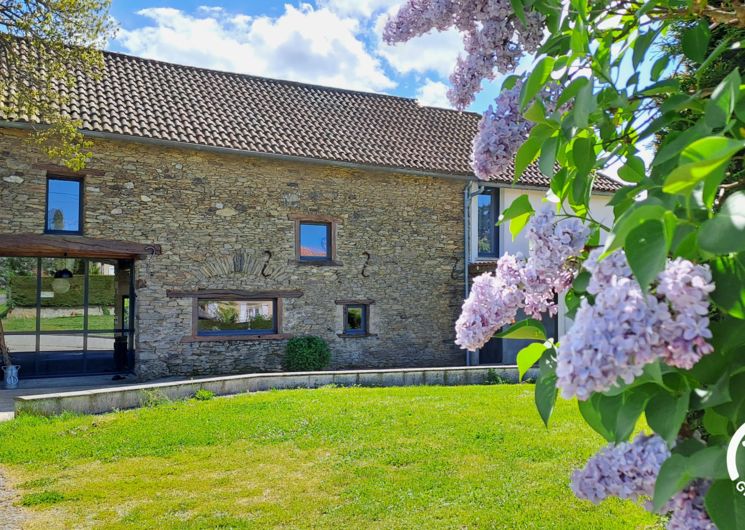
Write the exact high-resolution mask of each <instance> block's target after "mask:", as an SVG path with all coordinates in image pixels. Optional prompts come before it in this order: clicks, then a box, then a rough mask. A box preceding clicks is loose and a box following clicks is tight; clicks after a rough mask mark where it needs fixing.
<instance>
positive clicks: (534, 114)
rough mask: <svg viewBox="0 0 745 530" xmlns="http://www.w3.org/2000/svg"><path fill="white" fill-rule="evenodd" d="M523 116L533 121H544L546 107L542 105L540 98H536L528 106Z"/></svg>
mask: <svg viewBox="0 0 745 530" xmlns="http://www.w3.org/2000/svg"><path fill="white" fill-rule="evenodd" d="M523 116H524V117H525V118H526V119H528V120H530V121H532V122H534V123H542V122H545V121H546V107H544V106H543V103H541V100H540V99H536V100H535V101H533V104H532V105H531V106H530V107H528V110H526V111H525V112H524V113H523Z"/></svg>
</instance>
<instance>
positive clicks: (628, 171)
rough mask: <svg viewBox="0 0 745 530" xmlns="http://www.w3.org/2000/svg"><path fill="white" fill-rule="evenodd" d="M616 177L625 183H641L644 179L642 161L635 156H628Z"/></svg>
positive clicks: (644, 170) (644, 172)
mask: <svg viewBox="0 0 745 530" xmlns="http://www.w3.org/2000/svg"><path fill="white" fill-rule="evenodd" d="M618 176H619V177H621V178H622V179H623V180H625V181H626V182H634V183H636V182H641V181H642V180H644V178H645V177H646V169H645V168H644V161H643V160H642V159H641V158H639V157H638V156H636V155H631V156H629V157H628V158H627V159H626V163H625V164H624V165H623V166H621V167H620V169H619V170H618Z"/></svg>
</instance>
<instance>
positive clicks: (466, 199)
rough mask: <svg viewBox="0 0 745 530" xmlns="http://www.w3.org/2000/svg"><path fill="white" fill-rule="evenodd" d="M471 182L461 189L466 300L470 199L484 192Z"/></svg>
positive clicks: (469, 287) (465, 290) (467, 364)
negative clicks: (473, 186)
mask: <svg viewBox="0 0 745 530" xmlns="http://www.w3.org/2000/svg"><path fill="white" fill-rule="evenodd" d="M471 184H472V182H469V183H468V184H466V185H465V187H464V188H463V298H464V299H465V298H468V293H469V292H470V290H471V286H470V285H469V277H468V265H469V264H470V263H471V199H473V197H475V196H476V195H478V194H480V193H481V192H482V191H484V187H483V186H479V185H477V186H476V189H475V190H472V189H471V187H472V186H471ZM466 366H471V352H470V351H468V350H466Z"/></svg>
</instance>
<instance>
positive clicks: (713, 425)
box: [703, 409, 730, 436]
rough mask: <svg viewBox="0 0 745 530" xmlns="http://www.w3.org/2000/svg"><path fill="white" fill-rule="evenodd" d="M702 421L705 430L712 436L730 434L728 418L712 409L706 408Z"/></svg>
mask: <svg viewBox="0 0 745 530" xmlns="http://www.w3.org/2000/svg"><path fill="white" fill-rule="evenodd" d="M703 423H704V428H705V429H706V432H708V433H709V434H712V435H714V436H728V435H729V434H730V433H729V431H728V425H729V420H728V419H727V418H726V417H725V416H722V415H721V414H718V413H717V412H716V411H715V410H714V409H706V411H705V412H704V419H703Z"/></svg>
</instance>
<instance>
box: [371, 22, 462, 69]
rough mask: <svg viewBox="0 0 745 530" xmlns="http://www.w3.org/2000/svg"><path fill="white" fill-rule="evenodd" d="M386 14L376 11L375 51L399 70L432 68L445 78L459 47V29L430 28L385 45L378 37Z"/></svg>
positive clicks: (460, 44) (460, 46)
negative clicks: (437, 29) (422, 33)
mask: <svg viewBox="0 0 745 530" xmlns="http://www.w3.org/2000/svg"><path fill="white" fill-rule="evenodd" d="M389 14H390V12H389ZM389 14H384V15H380V16H379V17H378V18H377V20H376V21H375V29H374V31H375V39H376V43H377V53H378V55H380V56H381V57H383V58H384V59H385V60H386V61H388V63H389V64H390V65H391V66H392V67H393V68H394V69H395V70H396V71H397V72H399V73H401V74H408V73H411V72H416V73H427V72H435V73H437V74H438V75H439V76H441V77H443V78H447V77H448V76H449V75H450V72H451V71H452V69H453V66H455V60H456V59H457V58H458V54H459V53H460V51H461V50H462V49H463V39H462V37H461V35H460V33H459V32H458V31H457V30H455V29H449V30H447V31H442V32H439V31H432V32H430V33H427V34H426V35H422V36H421V37H416V38H413V39H411V40H410V41H408V42H405V43H401V44H395V45H393V46H389V45H388V44H385V43H384V42H383V37H382V36H383V26H385V22H386V20H387V19H388V15H389Z"/></svg>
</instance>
